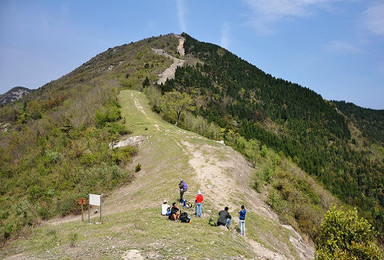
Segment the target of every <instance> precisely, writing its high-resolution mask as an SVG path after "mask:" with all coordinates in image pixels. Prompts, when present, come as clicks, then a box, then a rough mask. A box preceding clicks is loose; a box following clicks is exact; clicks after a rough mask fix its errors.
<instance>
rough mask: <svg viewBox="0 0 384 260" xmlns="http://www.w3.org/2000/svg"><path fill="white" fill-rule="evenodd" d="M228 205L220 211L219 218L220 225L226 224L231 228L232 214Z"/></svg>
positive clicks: (218, 223)
mask: <svg viewBox="0 0 384 260" xmlns="http://www.w3.org/2000/svg"><path fill="white" fill-rule="evenodd" d="M228 209H229V208H228V207H225V208H224V210H222V211H220V212H219V219H218V220H217V225H218V226H220V225H221V226H226V227H227V228H228V229H229V225H231V220H232V216H231V214H229V212H228Z"/></svg>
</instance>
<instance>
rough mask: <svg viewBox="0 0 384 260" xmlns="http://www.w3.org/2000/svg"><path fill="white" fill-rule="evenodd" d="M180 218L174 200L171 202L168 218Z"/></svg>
mask: <svg viewBox="0 0 384 260" xmlns="http://www.w3.org/2000/svg"><path fill="white" fill-rule="evenodd" d="M179 218H180V209H179V207H178V206H177V204H176V202H173V204H172V208H171V214H170V215H169V219H170V220H179Z"/></svg>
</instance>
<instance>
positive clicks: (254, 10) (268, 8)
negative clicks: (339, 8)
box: [243, 0, 331, 33]
mask: <svg viewBox="0 0 384 260" xmlns="http://www.w3.org/2000/svg"><path fill="white" fill-rule="evenodd" d="M243 1H244V2H245V4H246V5H247V6H248V7H249V8H250V11H251V14H250V16H249V21H248V22H249V23H250V24H251V25H252V26H254V27H255V28H256V29H257V30H258V31H259V32H260V33H271V32H272V30H271V25H272V24H274V23H276V22H280V21H283V20H289V19H293V18H298V17H308V16H311V15H312V14H313V10H314V7H319V6H321V5H324V4H327V3H328V2H330V1H331V0H243Z"/></svg>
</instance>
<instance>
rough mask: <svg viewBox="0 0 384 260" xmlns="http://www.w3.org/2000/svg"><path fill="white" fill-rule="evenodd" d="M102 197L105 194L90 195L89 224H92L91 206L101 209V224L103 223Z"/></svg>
mask: <svg viewBox="0 0 384 260" xmlns="http://www.w3.org/2000/svg"><path fill="white" fill-rule="evenodd" d="M102 196H103V194H101V195H96V194H89V207H88V223H89V222H90V219H91V213H90V208H91V205H94V206H99V207H100V222H101V216H102V214H101V205H102V204H103V203H102Z"/></svg>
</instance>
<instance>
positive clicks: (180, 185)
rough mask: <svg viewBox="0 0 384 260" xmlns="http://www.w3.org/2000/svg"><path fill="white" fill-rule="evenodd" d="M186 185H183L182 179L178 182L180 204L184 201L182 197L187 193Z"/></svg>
mask: <svg viewBox="0 0 384 260" xmlns="http://www.w3.org/2000/svg"><path fill="white" fill-rule="evenodd" d="M187 188H188V186H187V184H186V183H185V181H183V179H180V182H179V189H180V203H184V199H183V196H184V192H186V191H187Z"/></svg>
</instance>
